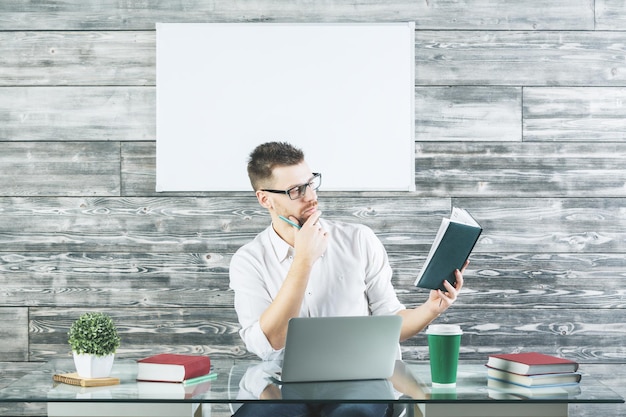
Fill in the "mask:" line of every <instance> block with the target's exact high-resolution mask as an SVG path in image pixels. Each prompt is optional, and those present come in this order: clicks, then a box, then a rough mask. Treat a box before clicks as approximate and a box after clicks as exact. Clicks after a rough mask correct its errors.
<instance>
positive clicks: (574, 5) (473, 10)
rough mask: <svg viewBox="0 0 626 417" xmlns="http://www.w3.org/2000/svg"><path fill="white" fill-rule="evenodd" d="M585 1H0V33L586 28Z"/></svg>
mask: <svg viewBox="0 0 626 417" xmlns="http://www.w3.org/2000/svg"><path fill="white" fill-rule="evenodd" d="M593 9H594V8H593V2H592V1H591V0H570V1H567V0H559V1H551V2H548V3H546V2H542V1H540V0H530V1H527V2H521V3H510V4H506V6H500V7H498V5H497V4H495V5H494V2H493V1H489V0H470V1H465V2H457V1H452V0H429V1H421V2H414V1H409V0H404V1H402V0H395V1H386V2H384V3H380V2H371V1H367V0H335V1H325V2H313V3H307V4H306V9H303V7H302V4H301V3H300V2H298V1H295V0H289V1H281V2H276V1H274V0H261V1H255V2H254V4H253V6H246V5H245V4H241V3H238V2H232V1H228V0H226V1H224V0H222V1H219V0H214V1H205V2H201V3H198V2H196V1H193V0H185V1H177V2H164V3H163V2H161V3H158V4H150V5H148V4H138V3H136V2H131V3H129V2H119V1H114V0H99V1H98V2H97V4H94V3H90V2H87V3H86V2H81V1H79V0H73V1H64V2H62V1H49V2H47V3H46V6H45V7H44V6H41V5H32V6H31V5H24V4H23V3H22V2H19V1H17V0H6V1H4V2H3V3H2V5H1V6H0V28H5V29H11V30H21V29H32V28H37V29H39V30H42V29H43V30H45V29H133V30H138V29H141V30H149V29H152V28H153V27H154V26H153V25H154V22H160V21H168V22H199V21H210V22H231V21H236V22H310V21H318V22H319V21H322V22H323V21H328V22H333V21H356V22H371V21H410V20H415V21H416V23H417V25H418V27H420V28H431V29H470V28H473V29H483V30H485V29H501V30H511V29H524V30H534V29H539V30H545V29H561V30H574V29H577V30H592V29H593V28H594V15H593V11H594V10H593Z"/></svg>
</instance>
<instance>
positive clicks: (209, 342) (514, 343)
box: [30, 307, 626, 363]
mask: <svg viewBox="0 0 626 417" xmlns="http://www.w3.org/2000/svg"><path fill="white" fill-rule="evenodd" d="M88 310H90V309H75V310H66V309H62V308H52V309H46V308H31V312H30V351H31V356H30V358H31V360H49V359H51V358H55V357H65V356H66V355H67V353H68V350H69V345H68V344H67V331H68V329H69V326H70V325H71V322H72V321H73V319H75V318H76V317H78V315H79V314H80V313H81V312H83V311H88ZM99 311H105V312H107V313H109V314H111V316H112V317H113V319H114V320H115V322H116V324H117V326H118V331H119V332H120V337H121V339H122V345H121V347H120V349H119V350H118V357H119V358H138V357H142V356H145V355H148V354H152V353H158V352H182V353H189V352H195V353H205V354H209V355H211V356H212V357H216V358H222V357H225V358H236V357H249V358H252V357H253V356H252V355H251V354H250V353H248V352H247V351H246V350H245V348H244V347H243V344H242V342H241V340H240V337H239V334H238V330H239V325H238V323H237V321H236V316H235V314H234V311H233V309H219V308H210V307H207V308H204V309H203V308H195V309H188V308H187V309H159V308H154V309H152V308H134V309H128V308H111V309H99ZM438 320H439V322H446V321H449V322H451V323H457V324H460V325H461V326H462V328H463V331H464V335H463V341H462V344H463V347H462V353H461V356H462V358H463V359H484V358H486V357H487V356H488V354H490V353H497V352H502V351H510V350H531V349H534V350H540V351H543V352H548V353H549V352H554V353H558V354H560V355H562V356H564V357H569V358H573V359H575V360H578V361H579V362H582V363H596V362H597V363H612V362H614V363H623V362H624V360H625V359H626V352H625V351H624V349H623V338H624V333H625V332H626V309H614V310H610V311H609V310H605V309H595V310H588V309H583V310H578V309H575V308H572V309H567V310H562V309H511V310H507V311H506V314H505V313H503V312H502V311H499V310H496V309H494V310H483V309H481V308H480V307H475V308H472V309H469V308H452V309H450V310H448V311H447V312H446V313H445V314H444V315H442V316H441V317H440V319H438ZM402 346H403V351H404V352H405V355H404V357H405V359H423V358H425V357H426V355H427V351H428V347H427V343H426V339H425V335H423V334H419V335H417V336H415V337H414V338H411V339H409V340H408V341H406V342H404V343H403V344H402Z"/></svg>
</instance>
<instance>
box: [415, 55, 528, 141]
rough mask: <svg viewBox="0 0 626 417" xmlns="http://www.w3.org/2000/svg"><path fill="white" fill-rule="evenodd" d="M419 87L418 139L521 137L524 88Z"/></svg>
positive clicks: (417, 104)
mask: <svg viewBox="0 0 626 417" xmlns="http://www.w3.org/2000/svg"><path fill="white" fill-rule="evenodd" d="M418 65H419V64H418ZM415 90H416V91H415V139H416V140H417V141H418V142H419V141H455V142H456V141H460V142H463V141H500V142H502V141H521V130H522V128H521V120H522V114H521V107H522V90H521V88H513V87H511V88H497V87H417V88H416V89H415Z"/></svg>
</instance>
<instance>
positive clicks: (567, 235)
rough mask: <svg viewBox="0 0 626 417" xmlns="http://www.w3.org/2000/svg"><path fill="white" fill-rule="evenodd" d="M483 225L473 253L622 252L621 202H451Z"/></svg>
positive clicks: (625, 228)
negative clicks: (462, 208)
mask: <svg viewBox="0 0 626 417" xmlns="http://www.w3.org/2000/svg"><path fill="white" fill-rule="evenodd" d="M453 204H454V205H455V206H459V207H465V208H467V209H468V210H469V211H470V212H471V213H472V214H473V215H474V217H475V218H476V219H477V220H478V221H479V223H480V224H481V225H482V226H483V228H484V232H483V236H481V238H480V240H479V242H478V244H477V246H476V252H480V253H493V252H499V253H504V252H511V253H518V252H526V253H535V254H541V253H544V252H553V253H593V252H598V253H623V252H626V248H625V246H624V245H625V244H626V234H625V233H626V216H624V211H625V207H626V199H623V198H607V199H603V198H563V199H559V198H520V199H506V198H493V199H487V198H485V199H481V198H475V199H470V198H467V199H466V198H458V199H457V198H455V199H453Z"/></svg>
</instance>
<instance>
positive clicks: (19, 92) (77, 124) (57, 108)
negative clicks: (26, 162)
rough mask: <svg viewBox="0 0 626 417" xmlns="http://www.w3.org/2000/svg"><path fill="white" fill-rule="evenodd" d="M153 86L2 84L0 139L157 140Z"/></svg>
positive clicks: (69, 140)
mask: <svg viewBox="0 0 626 417" xmlns="http://www.w3.org/2000/svg"><path fill="white" fill-rule="evenodd" d="M155 115H156V102H155V90H154V87H45V88H41V87H0V140H2V141H31V140H41V141H67V142H72V141H95V140H97V141H108V140H118V141H119V140H147V139H151V140H154V139H155V138H156V130H155V122H154V120H155Z"/></svg>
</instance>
